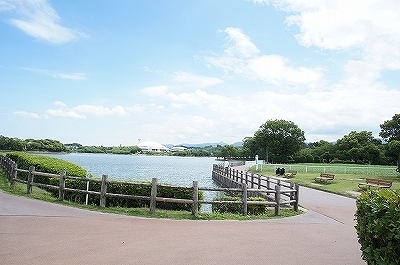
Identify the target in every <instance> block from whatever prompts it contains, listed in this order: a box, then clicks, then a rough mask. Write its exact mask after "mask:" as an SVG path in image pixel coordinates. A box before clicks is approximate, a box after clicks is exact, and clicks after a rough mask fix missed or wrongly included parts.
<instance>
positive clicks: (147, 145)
mask: <svg viewBox="0 0 400 265" xmlns="http://www.w3.org/2000/svg"><path fill="white" fill-rule="evenodd" d="M137 147H139V148H140V149H141V150H142V151H153V152H165V151H169V149H168V148H167V147H165V146H164V145H162V144H159V143H156V142H151V141H144V142H140V143H138V144H137Z"/></svg>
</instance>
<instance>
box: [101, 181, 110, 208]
mask: <svg viewBox="0 0 400 265" xmlns="http://www.w3.org/2000/svg"><path fill="white" fill-rule="evenodd" d="M107 178H108V176H107V175H103V176H102V177H101V190H100V207H102V208H104V207H106V193H107Z"/></svg>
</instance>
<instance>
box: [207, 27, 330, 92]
mask: <svg viewBox="0 0 400 265" xmlns="http://www.w3.org/2000/svg"><path fill="white" fill-rule="evenodd" d="M224 32H225V33H227V34H228V35H229V39H230V40H233V43H231V44H230V46H229V47H228V49H226V50H225V51H224V54H222V55H220V56H210V57H205V60H206V62H207V63H208V64H210V65H211V66H215V67H218V68H221V69H223V70H224V71H225V72H226V73H229V72H232V73H234V74H238V75H241V76H244V77H246V78H249V79H253V80H260V81H263V82H264V83H266V84H272V85H276V86H280V87H286V86H304V87H307V88H309V89H314V88H316V87H320V86H322V85H323V83H324V75H323V72H324V69H322V68H321V67H313V68H307V67H302V66H300V67H298V66H294V65H293V64H292V63H291V62H290V61H289V60H288V59H287V58H285V57H282V56H280V55H277V54H270V55H260V50H259V49H258V48H257V47H256V46H255V45H254V44H253V43H252V42H251V41H250V38H249V37H247V36H246V35H245V34H244V33H243V32H242V31H241V30H240V29H237V28H227V29H226V30H225V31H224ZM228 75H229V74H228Z"/></svg>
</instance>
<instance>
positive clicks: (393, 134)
mask: <svg viewBox="0 0 400 265" xmlns="http://www.w3.org/2000/svg"><path fill="white" fill-rule="evenodd" d="M380 127H381V132H380V133H379V136H380V137H382V138H383V139H384V140H385V141H387V142H389V144H390V143H391V142H393V144H391V145H390V146H389V144H388V148H390V150H388V151H389V154H393V153H396V151H397V171H398V172H399V171H400V147H399V145H400V144H398V143H397V142H399V141H400V114H395V115H394V116H393V117H392V119H391V120H387V121H384V122H383V123H382V124H381V125H380ZM392 157H393V156H392Z"/></svg>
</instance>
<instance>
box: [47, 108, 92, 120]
mask: <svg viewBox="0 0 400 265" xmlns="http://www.w3.org/2000/svg"><path fill="white" fill-rule="evenodd" d="M46 114H48V115H51V116H57V117H68V118H76V119H86V116H85V115H81V114H79V113H76V112H74V111H72V110H67V109H63V108H61V109H48V110H46Z"/></svg>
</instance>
